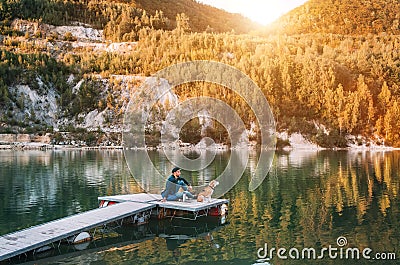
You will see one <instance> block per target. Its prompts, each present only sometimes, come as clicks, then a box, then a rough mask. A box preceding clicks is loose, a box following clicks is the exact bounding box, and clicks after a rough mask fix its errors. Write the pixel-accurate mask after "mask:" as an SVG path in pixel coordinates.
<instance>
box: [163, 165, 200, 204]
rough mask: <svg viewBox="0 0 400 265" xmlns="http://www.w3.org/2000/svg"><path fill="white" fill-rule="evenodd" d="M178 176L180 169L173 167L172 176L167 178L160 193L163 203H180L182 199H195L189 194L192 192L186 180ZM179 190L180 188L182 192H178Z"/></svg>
mask: <svg viewBox="0 0 400 265" xmlns="http://www.w3.org/2000/svg"><path fill="white" fill-rule="evenodd" d="M180 175H181V169H180V168H179V167H174V169H172V175H171V176H170V177H169V178H168V180H167V183H166V185H165V190H164V191H163V192H161V196H162V201H163V202H165V201H178V200H179V201H180V200H182V199H184V197H186V198H191V199H194V198H196V196H195V195H193V194H192V193H190V191H192V190H193V188H192V186H191V185H190V183H189V182H188V181H187V180H186V179H184V178H182V177H180ZM180 188H182V189H183V191H179V190H180Z"/></svg>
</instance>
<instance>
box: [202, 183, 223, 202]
mask: <svg viewBox="0 0 400 265" xmlns="http://www.w3.org/2000/svg"><path fill="white" fill-rule="evenodd" d="M218 184H219V182H218V181H217V180H212V181H211V182H210V184H208V186H207V187H205V188H204V189H203V190H202V191H200V192H199V194H198V195H197V201H198V202H210V201H211V195H212V194H213V192H214V188H215V187H216V186H217V185H218Z"/></svg>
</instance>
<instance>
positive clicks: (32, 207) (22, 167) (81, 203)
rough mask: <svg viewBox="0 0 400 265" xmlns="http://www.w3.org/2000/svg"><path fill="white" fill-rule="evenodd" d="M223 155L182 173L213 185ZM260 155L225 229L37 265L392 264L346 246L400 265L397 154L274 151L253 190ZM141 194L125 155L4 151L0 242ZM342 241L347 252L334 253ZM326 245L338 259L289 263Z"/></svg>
mask: <svg viewBox="0 0 400 265" xmlns="http://www.w3.org/2000/svg"><path fill="white" fill-rule="evenodd" d="M150 156H151V158H152V160H153V161H155V164H156V166H157V167H159V168H164V169H165V170H167V169H168V170H170V168H172V166H171V165H169V164H168V163H167V159H166V158H165V157H164V156H162V155H161V154H159V153H157V152H151V153H150ZM229 157H230V153H229V152H224V153H218V154H217V157H216V158H215V160H214V162H213V164H211V166H209V167H208V168H207V170H208V171H207V170H206V171H204V172H198V173H193V172H192V173H189V172H183V173H182V174H183V176H186V177H187V178H188V179H189V180H190V181H192V182H194V183H197V182H200V181H201V180H203V179H204V177H205V175H206V177H207V176H208V177H210V178H213V177H215V176H216V175H218V174H219V173H220V172H221V171H222V170H223V169H224V166H225V165H226V163H227V161H228V160H229ZM256 157H257V156H256V155H255V154H251V157H250V162H249V163H248V166H247V168H246V170H245V172H244V175H243V177H242V178H241V179H240V181H239V182H238V183H237V185H236V186H235V187H234V188H233V189H231V190H230V191H229V192H228V193H227V194H225V195H224V197H225V198H227V199H229V200H230V205H229V215H228V218H227V222H226V223H225V224H224V225H221V224H220V220H219V219H218V218H207V219H202V220H200V221H199V222H196V223H194V222H191V223H187V222H172V223H171V222H170V221H169V220H164V221H162V222H151V223H149V224H147V225H144V226H140V227H123V228H116V229H114V230H110V231H104V235H103V237H104V238H99V239H98V240H96V241H92V242H91V243H90V244H89V246H88V247H87V248H86V249H85V250H82V251H77V250H75V249H70V247H67V246H65V247H63V248H65V249H63V251H62V253H61V254H57V253H55V252H54V251H53V252H50V253H49V254H46V255H49V256H50V257H49V256H47V257H43V259H38V260H36V261H34V263H35V264H355V263H357V264H371V263H378V264H389V263H391V264H396V261H391V262H389V261H384V262H383V261H381V262H379V261H377V260H376V259H375V260H369V261H368V260H366V259H364V258H363V257H362V256H361V257H360V259H359V260H354V259H346V257H345V255H344V254H343V253H345V252H346V249H347V248H358V249H360V251H363V250H365V249H366V248H370V249H371V250H372V252H369V253H367V254H368V255H367V256H369V257H370V258H371V259H372V258H375V257H377V256H375V254H382V255H386V256H388V255H389V254H390V253H395V254H396V257H397V264H398V263H399V258H400V210H399V196H400V195H399V193H400V152H398V151H393V152H356V151H319V152H316V151H292V152H278V153H276V154H275V157H274V160H273V167H272V170H271V172H270V174H269V175H268V176H267V178H266V179H265V180H264V182H263V183H262V185H261V186H260V187H259V188H258V189H256V190H255V191H254V192H249V191H248V184H249V181H250V175H251V173H252V170H254V168H253V167H254V164H255V162H256V161H255V160H256ZM136 166H137V168H144V169H145V168H146V167H143V165H141V164H140V163H139V162H138V164H137V165H136ZM205 172H206V173H205ZM142 173H143V174H147V173H148V174H151V172H142ZM138 192H141V188H140V187H139V186H138V184H137V183H136V182H135V180H134V178H133V177H132V176H131V174H130V172H129V170H128V167H127V165H126V163H125V159H124V154H123V152H122V151H118V150H116V151H81V150H79V151H1V152H0V195H1V203H0V235H4V234H7V233H10V232H13V231H16V230H19V229H23V228H26V227H29V226H32V225H36V224H40V223H43V222H46V221H50V220H54V219H57V218H61V217H64V216H68V215H72V214H75V213H80V212H83V211H86V210H90V209H94V208H96V207H97V206H98V202H97V197H98V196H104V195H115V194H128V193H138ZM339 237H345V239H346V240H347V244H346V245H343V246H342V245H340V247H339V245H338V244H339V242H337V239H338V238H339ZM341 239H342V240H344V238H341ZM342 242H343V241H342ZM342 242H340V244H342ZM266 244H267V247H268V252H269V251H270V249H271V248H284V249H286V252H285V253H283V252H282V253H281V254H282V255H281V256H283V257H285V256H286V257H287V260H284V259H283V258H279V257H278V256H277V254H276V251H275V252H274V253H273V255H274V256H273V259H272V260H267V258H268V257H270V256H268V257H267V258H265V259H262V257H261V256H262V255H261V256H260V257H261V258H260V257H259V256H258V255H257V252H259V254H260V253H261V254H263V253H265V252H264V248H265V246H266ZM329 246H331V247H332V248H337V249H338V251H337V257H336V258H335V259H333V258H330V257H329V255H328V252H325V254H324V258H323V259H318V260H314V259H312V258H308V259H300V260H296V259H293V258H291V257H290V256H289V253H290V254H291V255H294V256H295V254H296V251H294V250H293V249H294V248H295V250H298V251H299V252H300V256H301V253H302V250H303V249H304V248H314V249H316V251H317V252H316V253H317V256H318V255H319V254H320V253H321V252H320V250H321V249H323V248H328V247H329ZM260 248H261V249H260ZM340 249H342V251H343V252H342V256H340ZM258 250H260V251H261V252H260V251H258ZM290 251H291V252H290ZM382 255H381V256H380V257H382ZM349 257H350V256H349ZM350 258H351V257H350Z"/></svg>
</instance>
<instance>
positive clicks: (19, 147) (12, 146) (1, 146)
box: [0, 142, 400, 152]
mask: <svg viewBox="0 0 400 265" xmlns="http://www.w3.org/2000/svg"><path fill="white" fill-rule="evenodd" d="M161 149H163V148H162V147H160V148H158V147H147V148H131V149H130V150H161ZM248 149H254V147H253V146H250V147H248ZM6 150H8V151H9V150H15V151H25V150H26V151H28V150H41V151H47V150H83V151H85V150H127V148H124V147H123V146H120V145H111V146H105V145H100V146H74V145H59V144H48V143H40V142H13V143H4V142H3V143H2V142H0V151H6ZM171 150H181V151H202V150H207V148H193V149H188V148H171ZM232 150H238V149H237V148H225V149H215V150H214V151H232ZM324 150H330V151H399V150H400V148H396V147H391V146H375V145H374V146H369V147H367V146H349V147H344V148H343V147H342V148H339V147H333V148H322V147H319V148H315V146H309V147H307V146H302V147H293V146H288V147H284V148H275V151H283V152H292V151H315V152H319V151H324Z"/></svg>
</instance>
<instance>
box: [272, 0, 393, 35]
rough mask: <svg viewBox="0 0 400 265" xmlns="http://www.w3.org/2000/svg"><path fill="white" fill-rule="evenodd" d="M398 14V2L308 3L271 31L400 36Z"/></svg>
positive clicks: (347, 0) (326, 0)
mask: <svg viewBox="0 0 400 265" xmlns="http://www.w3.org/2000/svg"><path fill="white" fill-rule="evenodd" d="M399 10H400V1H397V0H360V1H353V0H323V1H321V0H309V1H307V2H306V3H305V4H304V5H303V6H300V7H298V8H296V9H294V10H292V11H290V12H289V13H287V14H286V15H284V16H282V17H281V18H280V19H278V20H277V21H276V22H275V23H274V24H273V25H272V28H273V31H274V32H279V33H285V34H301V33H306V34H308V33H333V34H351V35H361V34H369V33H371V34H379V33H381V32H386V33H387V34H400V27H399V25H400V14H399Z"/></svg>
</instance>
